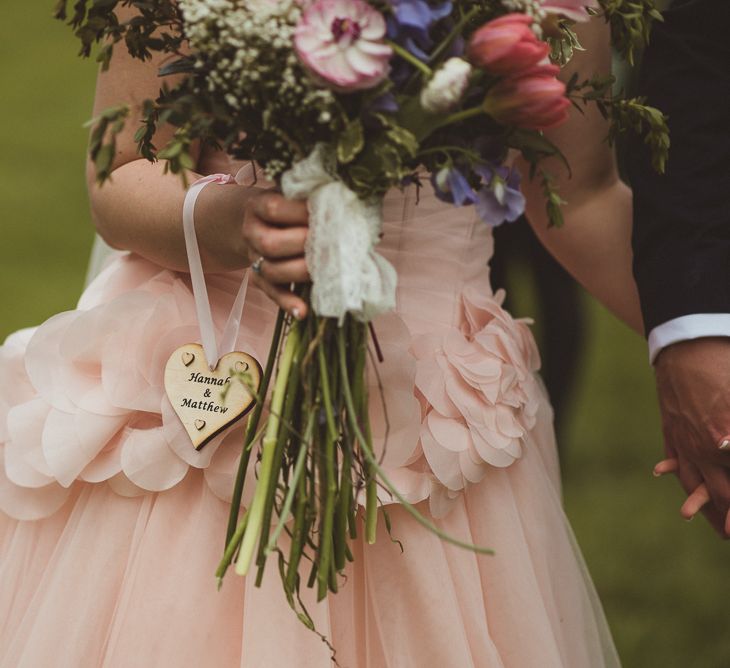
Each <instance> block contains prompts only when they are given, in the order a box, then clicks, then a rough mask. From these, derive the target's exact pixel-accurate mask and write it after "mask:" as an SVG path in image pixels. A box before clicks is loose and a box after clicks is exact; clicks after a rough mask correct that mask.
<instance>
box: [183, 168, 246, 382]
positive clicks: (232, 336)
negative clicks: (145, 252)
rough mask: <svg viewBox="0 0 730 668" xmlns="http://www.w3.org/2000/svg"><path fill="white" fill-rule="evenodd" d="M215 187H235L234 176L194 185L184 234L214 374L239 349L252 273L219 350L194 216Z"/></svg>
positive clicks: (243, 285) (185, 209) (202, 336)
mask: <svg viewBox="0 0 730 668" xmlns="http://www.w3.org/2000/svg"><path fill="white" fill-rule="evenodd" d="M211 183H217V184H220V185H227V184H235V183H236V179H234V177H232V176H231V175H230V174H211V175H210V176H204V177H203V178H202V179H198V180H197V181H196V182H195V183H193V185H192V186H190V188H189V190H188V192H187V194H186V195H185V202H184V204H183V231H184V233H185V248H186V250H187V253H188V264H189V266H190V281H191V282H192V284H193V296H194V297H195V310H196V313H197V315H198V325H199V326H200V342H201V344H202V346H203V351H204V352H205V358H206V360H208V366H209V367H210V368H211V370H212V369H215V368H216V366H218V360H220V358H221V357H223V355H227V354H228V353H230V352H233V350H234V348H235V345H236V339H237V338H238V330H239V328H240V326H241V317H242V315H243V305H244V302H245V301H246V290H247V289H248V270H246V272H245V273H244V275H243V281H241V287H240V288H238V294H237V295H236V299H235V301H234V302H233V307H232V308H231V313H230V315H229V316H228V320H227V322H226V326H225V327H224V328H223V336H222V337H221V341H220V347H219V345H218V342H217V341H216V337H215V326H214V325H213V314H212V312H211V310H210V300H209V299H208V290H207V288H206V287H205V274H203V263H202V261H201V259H200V248H199V247H198V238H197V235H196V234H195V216H194V213H195V202H196V201H197V200H198V195H200V193H201V191H202V190H203V188H205V187H206V186H207V185H209V184H211Z"/></svg>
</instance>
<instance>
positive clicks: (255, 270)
mask: <svg viewBox="0 0 730 668" xmlns="http://www.w3.org/2000/svg"><path fill="white" fill-rule="evenodd" d="M263 263H264V256H263V255H262V256H261V257H259V258H258V259H257V260H256V261H255V262H254V263H253V264H252V265H251V269H253V273H254V274H261V265H262V264H263Z"/></svg>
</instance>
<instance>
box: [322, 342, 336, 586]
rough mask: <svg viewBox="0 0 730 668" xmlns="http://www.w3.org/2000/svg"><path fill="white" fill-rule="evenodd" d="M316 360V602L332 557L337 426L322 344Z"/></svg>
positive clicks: (327, 578) (325, 584) (326, 577)
mask: <svg viewBox="0 0 730 668" xmlns="http://www.w3.org/2000/svg"><path fill="white" fill-rule="evenodd" d="M317 357H318V358H319V382H320V386H321V388H322V401H323V402H324V412H325V416H326V420H327V438H326V440H325V453H324V466H325V484H326V489H325V490H321V491H320V493H324V495H325V497H324V499H325V501H324V510H323V522H322V535H321V536H320V542H321V544H322V549H321V550H320V561H319V571H318V574H317V579H318V581H319V586H318V589H317V600H322V599H323V598H324V597H325V596H326V595H327V583H328V580H329V577H330V573H329V570H330V558H331V556H332V553H333V551H332V545H333V539H332V529H333V524H334V510H335V494H336V493H337V479H336V478H335V443H336V442H337V427H336V426H335V417H334V414H333V412H332V397H331V396H330V385H329V378H328V376H327V362H326V360H325V357H324V345H323V343H322V342H320V344H319V345H318V346H317Z"/></svg>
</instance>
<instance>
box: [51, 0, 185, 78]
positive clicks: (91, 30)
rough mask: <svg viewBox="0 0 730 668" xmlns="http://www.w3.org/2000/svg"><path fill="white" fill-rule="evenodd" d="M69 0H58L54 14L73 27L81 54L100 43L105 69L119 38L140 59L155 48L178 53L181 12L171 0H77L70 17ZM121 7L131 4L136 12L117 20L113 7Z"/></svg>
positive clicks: (101, 57)
mask: <svg viewBox="0 0 730 668" xmlns="http://www.w3.org/2000/svg"><path fill="white" fill-rule="evenodd" d="M68 4H69V2H68V0H58V2H57V4H56V11H55V16H56V18H58V19H61V20H63V21H68V23H69V25H71V26H72V27H73V29H74V34H75V35H76V37H77V38H78V39H79V41H80V42H81V55H82V56H83V57H89V56H90V55H91V52H92V49H93V47H94V45H97V44H101V47H100V48H99V53H98V55H97V60H98V61H99V62H100V63H101V64H102V66H103V68H104V69H107V68H108V67H109V63H110V61H111V58H112V54H113V50H114V45H115V44H117V43H118V42H120V41H122V40H124V43H125V46H126V48H127V50H128V51H129V53H130V54H131V55H132V56H133V57H134V58H139V59H140V60H147V59H148V58H150V56H151V55H152V53H153V52H155V51H160V52H164V53H178V52H179V50H180V46H181V44H182V42H183V31H182V16H181V14H180V10H179V8H178V6H177V3H176V2H175V1H174V0H156V1H155V2H149V0H76V1H75V2H74V3H73V7H72V13H71V15H70V17H69V14H68ZM121 7H134V8H135V9H136V10H137V11H138V12H139V13H138V15H137V16H135V17H133V18H132V19H131V20H129V21H127V22H122V23H120V21H119V19H118V18H117V15H116V10H117V9H119V8H121Z"/></svg>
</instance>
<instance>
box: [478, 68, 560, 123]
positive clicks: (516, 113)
mask: <svg viewBox="0 0 730 668" xmlns="http://www.w3.org/2000/svg"><path fill="white" fill-rule="evenodd" d="M559 71H560V68H559V67H556V66H555V65H550V64H544V65H536V66H535V67H533V68H531V69H530V70H528V71H527V72H524V73H523V74H521V75H519V76H517V77H509V78H505V79H502V80H501V81H498V82H497V83H496V84H495V85H494V86H493V87H492V88H491V89H490V90H489V93H488V94H487V97H486V99H485V100H484V109H485V111H486V112H487V113H488V114H489V115H490V116H492V118H494V119H495V120H497V121H499V122H500V123H504V124H505V125H514V126H517V127H519V128H526V129H529V130H547V129H548V128H553V127H555V126H557V125H560V124H561V123H563V122H564V121H565V120H567V118H568V107H569V106H570V101H569V100H568V98H567V97H565V84H564V83H563V82H562V81H559V80H558V79H556V75H557V74H558V72H559Z"/></svg>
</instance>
